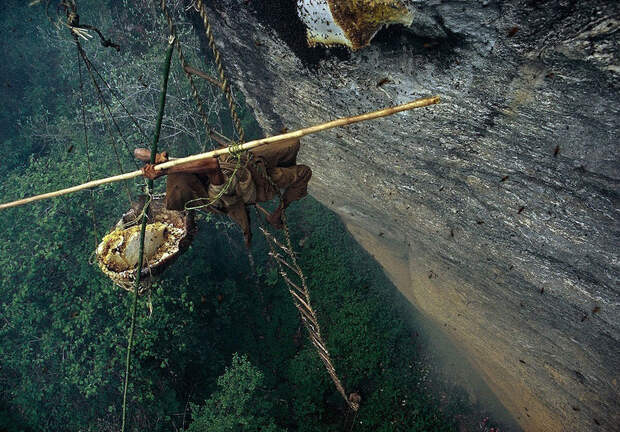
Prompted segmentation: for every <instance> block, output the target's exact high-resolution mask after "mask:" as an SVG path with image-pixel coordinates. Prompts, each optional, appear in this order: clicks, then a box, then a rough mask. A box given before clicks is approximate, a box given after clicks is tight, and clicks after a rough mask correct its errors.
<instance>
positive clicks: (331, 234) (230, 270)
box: [0, 1, 453, 432]
mask: <svg viewBox="0 0 620 432" xmlns="http://www.w3.org/2000/svg"><path fill="white" fill-rule="evenodd" d="M8 3H9V5H8V6H9V7H7V8H6V9H5V10H4V11H3V16H2V29H3V30H6V29H10V28H13V27H15V28H16V29H18V30H16V31H18V32H19V35H18V36H17V37H16V40H17V42H18V44H19V45H18V48H17V49H19V51H20V52H22V53H26V52H28V53H31V54H30V56H31V57H35V58H36V59H37V60H38V59H41V63H39V64H32V63H30V64H26V62H25V61H24V60H22V59H21V57H19V56H18V57H11V58H13V59H14V62H13V63H14V64H12V66H11V68H13V67H15V69H10V70H7V77H6V78H7V80H9V81H10V82H12V83H14V85H13V86H11V87H10V88H9V87H6V88H8V89H9V90H6V93H5V94H4V96H5V97H6V98H7V100H10V101H11V103H13V104H16V103H17V102H16V101H17V100H18V99H19V100H21V103H22V105H20V106H19V108H18V109H15V110H11V109H7V108H6V107H5V109H4V110H3V113H2V116H1V117H0V122H1V123H2V130H3V134H2V135H1V136H0V138H1V140H2V142H1V144H0V149H2V150H3V154H5V155H7V158H8V159H7V160H8V161H10V163H7V164H5V165H3V171H2V174H4V177H3V178H2V179H1V180H0V196H2V201H7V200H10V199H16V198H19V197H22V196H27V195H31V194H33V193H39V192H43V191H49V190H54V189H58V188H62V187H66V186H67V185H71V184H76V183H79V182H82V181H84V180H86V179H87V178H89V177H90V176H96V177H98V176H103V175H105V174H110V173H115V172H118V171H120V170H121V169H124V168H122V167H120V166H119V165H120V164H123V165H124V167H130V166H132V165H131V164H132V163H133V161H130V157H129V156H128V154H127V153H128V152H127V150H128V149H127V148H125V145H124V143H123V140H122V139H120V136H119V135H118V133H117V132H116V131H115V128H114V127H113V126H110V125H109V120H107V121H106V120H105V116H104V114H102V112H101V111H100V109H99V108H100V107H99V102H98V100H97V96H96V94H95V93H93V91H92V86H91V85H88V84H89V82H88V79H90V78H88V77H87V75H86V74H87V72H86V71H85V69H84V68H82V73H83V74H84V75H85V91H84V94H83V98H84V104H83V106H84V109H85V110H86V113H87V117H88V122H87V123H88V124H89V129H88V132H87V133H88V139H89V142H90V143H91V148H90V149H87V148H86V147H85V146H84V143H85V140H84V131H83V130H82V126H81V122H80V120H81V110H80V100H81V96H80V93H79V84H78V83H79V78H78V77H79V75H78V74H77V73H76V67H77V66H76V65H77V63H76V52H75V47H74V46H73V45H72V41H71V39H70V38H67V37H66V35H65V36H64V37H63V36H62V35H61V34H62V29H61V30H60V31H58V32H56V31H55V30H53V28H52V29H50V28H49V27H50V24H49V22H48V21H47V19H45V18H44V15H42V12H41V10H37V11H34V10H28V9H27V8H26V7H25V6H23V5H22V3H21V2H17V1H12V2H8ZM125 3H126V4H125V7H124V8H121V9H111V10H108V9H104V10H101V5H100V4H99V3H97V2H94V1H91V2H87V1H83V2H81V3H80V5H81V7H82V8H84V12H85V13H83V20H87V19H90V20H91V21H92V22H96V23H97V25H98V26H101V28H102V29H104V30H108V31H109V32H110V34H111V35H112V36H116V37H119V38H122V41H121V42H122V44H123V48H124V49H123V50H121V53H120V54H117V53H115V52H112V51H110V52H108V51H109V50H108V51H106V50H105V49H103V48H101V47H97V46H96V44H95V43H90V45H88V46H87V49H88V53H89V55H91V56H92V57H93V58H97V61H98V63H97V64H99V65H100V66H101V72H102V74H103V75H104V76H105V77H106V79H107V80H108V82H109V83H111V86H112V87H113V88H115V89H117V90H118V92H119V93H121V94H123V95H127V96H126V98H125V99H124V103H125V104H126V106H127V107H128V108H129V109H130V111H132V112H133V113H134V114H136V116H137V117H138V118H139V119H140V123H141V125H142V128H143V129H144V130H145V131H148V132H147V133H150V131H151V130H152V122H153V120H154V112H155V103H156V102H155V101H156V98H155V97H153V96H154V95H156V94H157V91H158V88H159V84H158V83H159V79H160V75H159V73H158V68H159V62H160V61H161V60H162V59H163V46H164V41H165V30H164V26H163V24H162V21H161V18H160V17H158V15H157V13H156V11H155V10H154V9H153V8H152V7H147V6H146V5H145V4H142V3H141V2H134V3H132V4H131V5H130V4H127V3H128V2H125ZM96 5H99V6H98V7H96ZM93 11H94V12H93ZM41 15H42V16H43V17H42V16H41ZM138 16H139V17H140V18H138ZM30 17H33V18H32V19H34V20H36V26H34V25H33V26H31V27H28V25H24V23H30V22H31V21H29V20H30ZM112 23H114V25H112ZM190 30H191V29H190V28H189V27H188V26H185V27H183V26H180V31H182V32H183V34H184V35H186V36H187V38H188V39H187V40H188V41H189V42H188V44H187V46H188V49H187V50H188V52H189V54H188V55H189V56H190V58H194V57H195V56H194V57H192V52H193V53H195V52H197V50H198V42H197V41H196V40H195V39H193V38H192V36H191V31H190ZM37 35H38V36H39V39H37ZM85 46H86V43H85ZM17 49H16V50H17ZM192 49H193V51H192ZM16 50H12V49H7V52H8V55H9V56H14V55H16V54H15V52H16ZM50 53H53V55H50ZM195 61H196V62H198V60H197V58H196V59H195ZM16 65H17V66H16ZM19 65H21V68H20V67H18V66H19ZM202 67H203V68H204V69H205V70H206V69H208V66H207V65H206V64H203V65H202ZM23 68H35V69H36V70H33V71H32V73H31V74H29V78H28V80H26V79H25V78H23V77H21V74H22V73H21V71H22V70H23ZM18 77H21V78H19V80H18ZM20 80H21V81H20ZM171 82H172V85H171V97H170V98H169V105H168V106H167V110H166V116H167V120H166V123H165V125H164V131H165V133H164V135H163V137H162V145H163V146H164V147H166V148H169V149H173V150H175V151H177V152H180V151H187V152H189V151H192V150H196V149H197V148H199V147H200V146H201V144H200V143H202V142H203V141H204V131H203V130H202V127H201V126H200V120H199V119H198V118H197V116H196V114H195V110H194V108H193V105H192V103H193V102H192V101H191V98H190V97H189V96H188V89H187V86H186V84H185V82H184V80H183V77H182V74H181V72H180V70H179V68H178V65H177V66H176V67H175V69H174V71H173V76H172V80H171ZM86 89H89V90H86ZM201 89H202V90H203V92H204V93H203V94H204V97H205V98H209V97H210V98H212V99H214V100H217V98H218V97H219V96H216V95H215V94H214V93H213V92H212V90H210V89H208V88H205V87H201ZM3 91H5V90H3ZM106 98H107V101H108V102H109V103H110V105H111V109H112V112H113V113H114V114H115V115H116V116H117V118H118V121H119V122H120V124H121V128H120V129H121V130H122V131H124V133H125V135H126V136H125V139H126V140H127V141H128V142H130V143H132V145H134V144H135V143H136V142H144V140H145V137H142V136H141V135H140V132H139V130H138V129H137V128H136V127H135V126H134V125H133V124H132V122H131V121H130V119H128V118H127V116H123V115H122V113H123V109H122V107H121V106H120V105H119V103H118V102H117V101H116V100H115V99H114V98H113V97H111V96H110V95H109V94H107V96H106ZM213 106H214V108H213V109H211V110H210V115H212V116H213V120H214V122H216V123H217V122H220V120H218V119H220V118H221V113H222V111H221V110H222V106H221V103H219V104H213ZM243 117H244V121H245V122H246V124H249V114H248V113H247V112H244V114H243ZM219 126H220V128H221V129H224V130H226V128H229V127H230V125H229V124H228V125H227V124H226V122H225V121H224V122H220V123H219ZM110 137H114V138H110ZM112 140H114V141H115V142H114V143H113V142H112ZM183 142H189V143H190V145H189V147H184V148H183V150H181V143H183ZM17 143H19V145H17ZM115 148H116V151H115ZM116 152H118V153H119V157H118V158H117V157H116V156H115V153H116ZM87 153H89V154H90V161H89V160H88V158H87V157H86V156H87ZM89 165H90V167H89ZM159 183H163V182H162V181H159ZM141 185H142V182H141V181H135V182H129V184H126V185H119V184H115V185H107V186H104V187H101V188H98V189H97V190H95V191H91V192H88V191H86V192H82V193H80V194H76V195H71V196H67V197H64V198H61V199H54V200H48V201H43V202H39V203H36V204H33V205H29V206H25V207H20V208H15V209H11V210H7V211H2V212H0V225H1V226H2V227H3V235H2V242H0V268H2V272H0V430H7V431H31V430H32V431H34V430H36V431H78V430H79V431H86V430H93V431H113V430H114V431H116V430H118V428H119V425H120V409H121V404H120V402H121V390H122V379H123V373H124V361H123V360H124V355H125V350H126V345H127V330H128V327H129V322H128V316H129V314H128V311H129V307H130V304H131V296H130V295H129V294H128V293H127V292H125V291H123V290H121V289H119V288H116V287H114V286H113V285H112V283H111V282H110V281H109V280H108V279H107V278H106V277H105V276H103V275H102V274H101V272H100V271H99V270H98V269H97V268H96V266H94V265H92V264H91V260H92V252H93V250H94V247H95V244H96V242H97V241H98V239H100V238H101V236H102V235H103V233H104V231H106V230H107V229H109V228H110V227H111V226H112V225H113V224H114V222H115V219H116V218H118V217H119V216H120V214H121V213H122V212H124V211H125V210H126V209H127V206H128V197H127V193H129V194H131V195H132V196H135V195H136V194H137V193H139V190H140V187H141ZM93 216H94V217H93ZM289 219H290V221H291V228H292V232H293V233H294V239H293V240H294V242H295V244H296V245H298V246H299V253H300V255H299V260H300V263H301V266H302V267H303V269H304V271H305V272H306V274H307V276H308V278H309V283H310V289H311V293H312V300H313V303H314V305H315V307H316V310H317V312H318V315H319V320H320V322H321V325H322V329H323V334H324V335H325V338H326V340H327V344H328V348H329V350H330V352H331V353H332V356H333V359H334V362H335V365H336V368H337V370H338V371H339V373H340V375H341V376H342V378H343V381H344V382H345V385H346V387H347V388H348V389H349V390H351V391H357V392H359V393H360V394H361V395H362V397H363V403H362V408H361V410H360V412H359V414H358V415H357V416H356V417H353V416H351V415H348V414H347V413H346V410H345V405H344V403H343V401H342V400H341V399H340V396H339V395H338V393H337V392H336V391H335V388H334V386H333V384H332V383H331V381H330V379H329V376H328V375H327V373H326V372H325V370H324V368H323V365H322V363H321V362H320V360H319V358H318V357H317V355H316V353H315V351H314V349H313V347H312V346H311V345H310V344H309V343H308V342H307V341H306V340H305V333H304V330H303V328H302V327H301V325H300V322H299V318H298V315H297V311H296V310H295V308H294V306H293V304H292V302H291V300H290V298H289V294H288V292H287V290H286V288H285V286H284V285H283V283H282V282H281V280H279V277H278V274H277V272H276V269H275V267H274V266H273V264H272V263H270V262H269V260H268V259H267V253H266V252H267V250H266V245H265V244H264V242H263V241H261V239H260V237H259V235H258V232H257V229H256V227H255V228H254V230H255V233H256V235H255V244H254V246H253V249H252V253H253V255H254V257H255V260H256V267H255V269H254V270H253V269H252V268H251V267H250V265H249V260H248V256H247V254H246V252H245V250H244V248H243V246H242V242H241V234H240V232H238V230H237V228H236V227H231V226H230V225H229V224H226V223H221V221H220V220H212V219H208V218H203V219H202V220H201V221H200V233H199V235H198V236H197V238H196V239H195V241H194V243H193V245H192V247H191V248H190V249H189V251H188V252H186V253H185V255H184V256H182V257H181V258H180V259H179V260H178V261H177V262H176V263H175V265H174V266H172V267H171V268H170V269H169V270H168V271H167V272H166V273H165V275H164V277H163V278H160V279H159V280H157V281H155V282H154V283H153V284H152V287H151V291H150V295H148V296H144V297H143V298H141V299H140V302H139V314H138V321H137V333H136V339H135V340H136V344H135V348H134V352H135V356H134V362H133V364H132V369H131V381H130V387H129V395H130V412H129V418H130V423H129V424H130V428H131V430H150V431H164V430H166V431H168V430H182V429H185V428H188V427H189V430H191V431H196V432H197V431H236V430H246V431H255V430H256V431H258V430H261V431H274V432H275V431H281V430H299V431H336V430H342V428H343V427H344V426H345V425H346V426H347V427H351V426H355V429H354V430H357V431H361V430H368V431H393V430H406V431H415V430H419V431H429V430H438V431H439V430H452V428H453V425H452V421H451V420H450V419H449V417H448V416H446V415H445V414H442V412H441V411H440V410H439V409H438V404H437V403H436V402H435V401H433V400H432V399H430V398H429V397H427V396H426V394H425V391H424V389H423V384H424V382H425V369H424V368H423V367H422V366H421V365H420V364H419V362H418V361H417V360H416V359H417V352H416V345H415V342H414V338H413V337H412V335H413V334H414V333H415V330H414V329H413V328H412V326H411V324H410V323H408V322H406V321H405V320H403V318H402V316H403V315H404V312H403V311H400V310H399V309H398V308H397V307H396V306H395V305H396V304H397V293H396V292H395V289H394V287H393V286H392V285H391V284H389V283H388V281H387V280H386V278H385V276H384V275H383V273H382V272H381V271H380V269H379V268H378V266H377V265H376V264H374V262H373V261H372V260H371V259H370V257H368V256H367V254H366V253H364V252H363V251H362V250H361V249H360V248H359V246H357V245H356V244H355V242H354V241H353V240H352V239H351V237H350V236H349V235H348V234H347V233H346V230H345V229H344V227H343V226H342V224H341V222H340V221H339V220H338V218H337V217H336V216H335V215H333V214H331V213H330V212H328V211H327V210H326V209H324V208H323V207H322V206H320V205H319V204H318V203H317V202H315V201H314V200H313V199H312V198H310V197H308V198H306V199H305V200H304V201H303V202H301V203H297V204H295V205H294V206H293V207H292V208H291V211H290V212H289ZM235 353H239V354H235Z"/></svg>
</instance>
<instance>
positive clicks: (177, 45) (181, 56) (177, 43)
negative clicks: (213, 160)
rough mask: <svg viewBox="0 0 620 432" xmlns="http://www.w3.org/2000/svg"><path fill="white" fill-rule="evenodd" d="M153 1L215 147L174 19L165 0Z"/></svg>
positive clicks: (212, 131) (208, 137)
mask: <svg viewBox="0 0 620 432" xmlns="http://www.w3.org/2000/svg"><path fill="white" fill-rule="evenodd" d="M155 3H156V4H157V3H159V6H160V7H161V10H162V12H163V13H164V16H165V17H166V22H167V23H168V31H169V33H170V34H171V35H172V36H174V44H175V48H176V50H177V54H178V56H179V62H180V63H181V68H182V69H183V72H184V73H185V76H186V78H187V80H188V82H189V86H190V87H191V89H192V90H191V94H192V97H193V98H194V101H195V102H196V106H197V107H198V113H199V114H200V118H201V119H202V123H203V124H204V126H205V129H206V132H207V134H206V135H207V140H208V141H209V142H211V148H215V144H214V143H213V140H212V139H211V135H212V134H213V133H214V132H215V131H214V130H213V128H212V127H211V125H210V124H209V116H208V115H207V113H206V111H205V109H204V106H203V104H202V101H201V100H200V96H199V95H198V88H197V87H196V83H195V82H194V78H193V77H192V74H191V73H190V72H188V69H187V68H188V67H190V66H189V64H188V63H187V60H185V55H184V54H183V49H182V48H181V42H180V40H179V38H178V37H177V32H176V27H175V25H174V20H173V19H172V17H171V16H170V12H169V11H168V8H167V7H166V0H161V1H157V0H156V1H155ZM205 148H206V141H205V145H204V146H203V150H204V149H205Z"/></svg>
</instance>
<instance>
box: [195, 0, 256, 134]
mask: <svg viewBox="0 0 620 432" xmlns="http://www.w3.org/2000/svg"><path fill="white" fill-rule="evenodd" d="M197 5H198V9H199V11H200V17H201V18H202V22H203V23H204V26H205V33H206V35H207V39H208V40H209V47H210V48H211V51H213V56H214V57H215V65H216V67H217V72H218V73H219V75H220V82H221V83H222V91H223V92H224V95H225V96H226V100H227V101H228V107H229V108H230V116H231V117H232V119H233V123H234V125H235V129H236V130H237V135H238V136H239V141H241V142H244V141H245V133H244V131H243V126H241V121H240V120H239V116H238V115H237V110H236V108H235V101H234V100H233V97H232V92H231V91H230V85H229V84H228V80H227V79H226V75H225V74H224V67H223V66H222V59H221V58H220V51H219V50H218V49H217V47H216V46H215V38H214V37H213V32H212V31H211V24H210V23H209V17H208V16H207V9H206V7H205V5H204V3H203V2H202V0H198V1H197Z"/></svg>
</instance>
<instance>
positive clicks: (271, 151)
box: [250, 138, 299, 169]
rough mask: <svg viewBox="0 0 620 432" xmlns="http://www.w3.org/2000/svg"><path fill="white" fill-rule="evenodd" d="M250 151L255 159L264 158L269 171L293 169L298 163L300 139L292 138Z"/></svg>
mask: <svg viewBox="0 0 620 432" xmlns="http://www.w3.org/2000/svg"><path fill="white" fill-rule="evenodd" d="M250 151H251V152H252V153H253V154H254V156H255V157H258V158H262V159H263V160H264V161H265V165H266V166H267V168H268V169H274V168H276V167H292V166H294V165H295V164H296V163H297V153H299V139H298V138H291V139H290V140H286V141H283V142H281V143H278V144H268V145H265V146H261V147H258V148H256V149H254V150H250Z"/></svg>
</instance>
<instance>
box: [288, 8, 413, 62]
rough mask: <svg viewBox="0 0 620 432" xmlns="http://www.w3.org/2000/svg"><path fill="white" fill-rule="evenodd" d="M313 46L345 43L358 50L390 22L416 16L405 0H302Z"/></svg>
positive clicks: (301, 13) (407, 20)
mask: <svg viewBox="0 0 620 432" xmlns="http://www.w3.org/2000/svg"><path fill="white" fill-rule="evenodd" d="M297 14H298V15H299V18H300V19H301V21H302V22H303V23H304V24H305V26H306V37H307V40H308V45H309V46H315V45H317V44H320V45H325V46H332V45H345V46H347V47H349V48H351V49H352V50H354V51H355V50H358V49H360V48H363V47H365V46H366V45H368V44H369V43H370V41H371V40H372V38H373V37H374V36H375V35H376V34H377V32H378V31H379V30H381V28H383V27H384V26H386V25H390V24H404V25H407V26H408V25H411V23H412V22H413V16H412V14H411V12H410V11H409V9H408V8H407V7H406V6H405V4H404V3H403V1H401V0H360V1H352V0H338V1H336V0H298V1H297Z"/></svg>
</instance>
